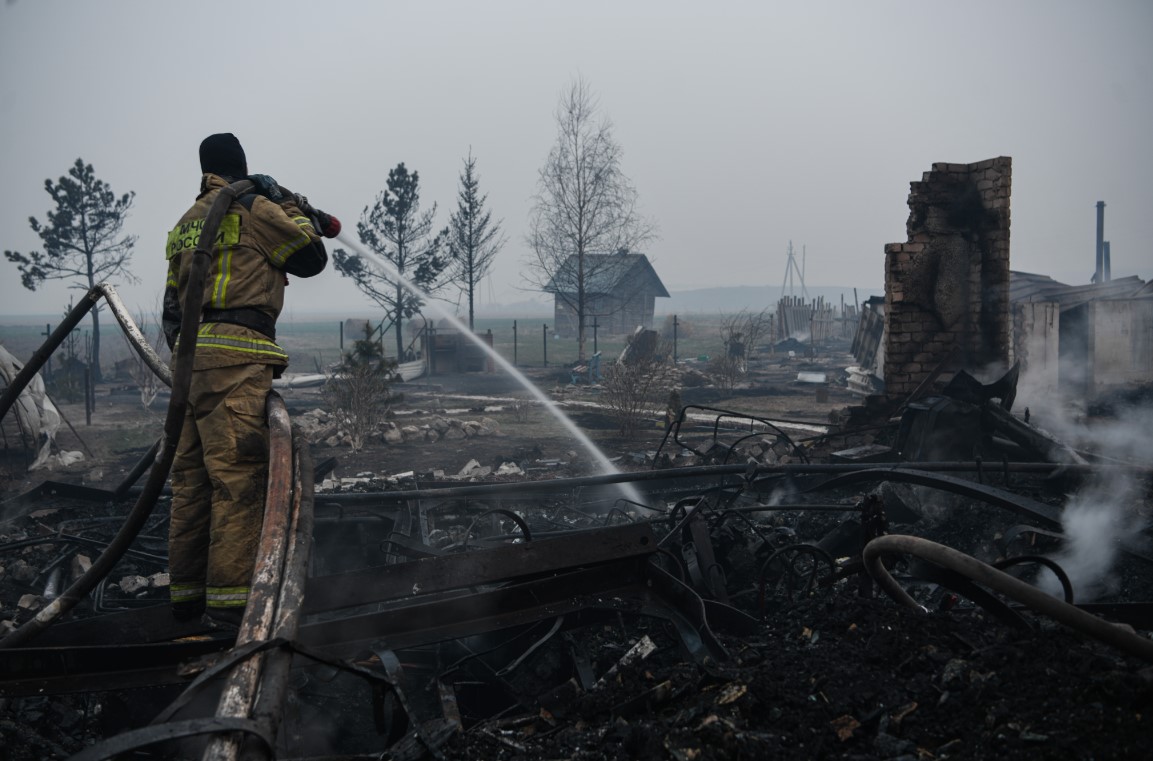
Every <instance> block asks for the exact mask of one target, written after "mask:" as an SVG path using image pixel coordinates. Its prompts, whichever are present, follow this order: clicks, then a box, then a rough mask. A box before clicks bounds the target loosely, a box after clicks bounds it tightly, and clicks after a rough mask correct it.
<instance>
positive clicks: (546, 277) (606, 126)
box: [525, 79, 654, 360]
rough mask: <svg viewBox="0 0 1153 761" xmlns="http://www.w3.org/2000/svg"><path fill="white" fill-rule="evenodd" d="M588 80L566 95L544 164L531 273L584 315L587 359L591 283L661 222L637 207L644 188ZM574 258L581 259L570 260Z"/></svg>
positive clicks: (580, 334)
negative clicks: (626, 163)
mask: <svg viewBox="0 0 1153 761" xmlns="http://www.w3.org/2000/svg"><path fill="white" fill-rule="evenodd" d="M597 111H598V104H597V103H596V101H595V100H594V98H593V96H592V93H591V92H590V90H589V87H588V85H587V84H586V83H585V82H584V81H583V80H581V79H578V80H576V81H575V82H573V83H572V84H571V85H570V86H569V88H568V91H567V92H566V93H563V94H562V95H561V99H560V103H559V105H558V106H557V110H556V124H557V140H556V144H555V145H553V148H552V150H551V151H550V152H549V155H548V159H547V160H546V161H545V164H544V166H543V167H541V170H540V176H539V180H538V189H537V194H536V197H535V199H534V203H533V209H532V212H531V216H530V221H529V234H528V238H527V241H528V244H529V246H530V247H531V248H532V252H533V258H532V259H530V262H529V264H530V267H531V268H532V269H531V271H530V272H529V273H526V276H525V277H526V280H528V282H529V283H530V284H532V285H534V286H536V287H539V288H542V289H544V290H547V291H551V292H553V293H554V294H556V297H557V298H559V299H561V300H562V301H563V302H564V303H566V304H567V306H568V307H569V308H570V309H571V310H572V311H573V312H574V313H575V314H576V320H577V340H578V346H579V355H578V356H579V358H580V359H582V360H583V359H584V358H585V327H586V321H587V318H588V317H589V299H590V293H589V287H588V286H589V284H590V282H592V281H593V280H594V279H595V278H596V277H597V270H598V268H602V267H612V266H614V265H615V264H616V262H614V261H612V260H613V257H611V256H594V255H595V254H615V253H620V252H629V251H633V250H636V249H637V248H638V247H639V246H641V245H642V244H644V243H645V242H647V241H649V240H650V239H652V237H653V235H654V231H653V227H652V225H651V224H650V223H648V222H646V221H645V220H643V219H642V218H641V217H640V215H639V214H638V213H637V208H636V206H637V192H636V189H635V188H634V187H633V185H632V182H631V181H630V180H629V178H628V177H626V176H625V174H624V172H623V171H621V147H620V145H619V144H618V143H617V142H616V140H615V139H613V134H612V124H611V123H610V122H609V121H608V119H600V118H598V116H597ZM570 259H572V260H573V262H571V263H570V262H569V260H570Z"/></svg>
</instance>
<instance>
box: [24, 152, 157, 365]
mask: <svg viewBox="0 0 1153 761" xmlns="http://www.w3.org/2000/svg"><path fill="white" fill-rule="evenodd" d="M44 190H45V191H46V192H47V193H48V195H50V196H52V200H53V201H54V202H55V203H56V210H55V211H50V212H48V221H47V223H45V224H41V223H40V221H39V220H37V219H36V217H30V218H29V219H28V223H29V224H30V225H31V227H32V230H33V231H34V232H35V233H36V234H37V235H39V236H40V241H41V243H43V244H44V251H43V252H40V251H32V252H29V253H28V254H27V255H25V254H22V253H20V252H19V251H5V252H4V256H6V257H8V260H9V261H11V262H14V263H15V264H16V265H17V266H18V267H19V269H20V282H21V283H23V284H24V287H25V288H27V289H28V290H30V291H34V290H36V287H37V286H38V285H40V284H41V283H43V282H44V281H45V280H72V281H75V282H73V283H72V284H71V285H70V286H69V287H70V288H79V289H82V290H85V291H88V290H91V289H92V287H93V286H94V285H97V284H98V283H102V282H104V281H105V280H108V279H109V278H112V277H117V276H119V277H122V278H124V279H125V280H127V281H128V282H130V283H136V282H139V278H137V277H136V276H135V275H134V274H132V270H130V269H128V267H127V264H128V260H129V259H131V258H132V247H133V246H134V245H136V236H135V235H123V234H122V232H123V230H124V220H125V219H127V218H128V211H129V210H130V209H131V208H132V200H133V199H134V198H135V197H136V194H135V193H132V192H129V193H125V194H124V195H122V196H120V197H119V198H117V197H116V195H115V194H114V193H113V192H112V188H111V187H110V186H109V185H108V183H106V182H104V181H103V180H99V179H97V178H96V174H95V172H94V171H93V170H92V165H91V164H85V163H84V160H83V159H76V163H75V164H73V165H72V168H71V169H69V170H68V176H67V177H61V178H60V179H58V180H57V181H56V182H55V183H53V182H52V180H50V179H48V180H45V181H44ZM99 315H100V310H99V309H97V308H93V309H92V377H93V379H94V380H96V381H99V380H101V373H100V316H99Z"/></svg>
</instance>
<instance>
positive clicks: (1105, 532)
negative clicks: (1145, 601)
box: [1037, 408, 1153, 602]
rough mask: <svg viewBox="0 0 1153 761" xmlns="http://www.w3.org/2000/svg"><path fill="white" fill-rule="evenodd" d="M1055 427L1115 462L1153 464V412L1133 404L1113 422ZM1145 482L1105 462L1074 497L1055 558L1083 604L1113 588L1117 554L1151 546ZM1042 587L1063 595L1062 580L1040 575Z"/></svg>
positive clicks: (1056, 423) (1067, 422) (1054, 423)
mask: <svg viewBox="0 0 1153 761" xmlns="http://www.w3.org/2000/svg"><path fill="white" fill-rule="evenodd" d="M1051 427H1052V430H1054V431H1055V432H1056V433H1057V434H1058V435H1059V436H1060V437H1061V438H1063V439H1064V440H1065V441H1067V442H1068V443H1070V444H1071V445H1072V446H1074V447H1075V448H1077V449H1079V450H1082V451H1086V452H1092V453H1094V454H1096V455H1099V456H1101V457H1104V458H1107V460H1112V461H1114V462H1119V463H1125V464H1130V465H1137V466H1148V465H1149V463H1150V462H1153V410H1150V409H1144V408H1130V409H1127V410H1125V411H1124V412H1122V413H1120V414H1119V415H1118V417H1117V418H1116V419H1114V420H1098V421H1092V422H1091V423H1089V422H1084V421H1074V420H1071V419H1067V418H1066V419H1061V418H1057V417H1056V416H1054V417H1053V419H1052V420H1051ZM1150 508H1151V506H1150V503H1149V498H1148V495H1146V494H1145V492H1144V485H1143V484H1142V483H1141V482H1140V481H1139V480H1138V479H1136V478H1134V477H1133V475H1132V474H1131V473H1130V472H1127V471H1126V470H1124V469H1121V468H1117V467H1111V466H1109V465H1103V466H1102V468H1101V470H1100V471H1099V472H1098V473H1096V474H1095V475H1094V476H1093V477H1092V478H1091V479H1090V480H1089V481H1087V482H1086V484H1085V486H1084V487H1083V488H1082V489H1081V490H1080V491H1079V492H1077V493H1076V494H1073V495H1070V498H1069V501H1068V502H1067V503H1066V505H1065V510H1064V512H1063V513H1062V519H1061V521H1062V525H1063V532H1064V534H1065V536H1066V539H1067V541H1066V544H1065V546H1064V547H1063V548H1062V549H1061V550H1060V551H1059V552H1058V553H1057V554H1056V555H1054V557H1053V559H1054V560H1055V561H1056V562H1057V563H1059V564H1060V565H1061V567H1062V568H1064V569H1065V572H1066V573H1068V574H1069V577H1070V579H1071V581H1072V582H1073V589H1074V592H1075V595H1076V598H1077V600H1078V601H1080V602H1085V601H1088V600H1092V599H1094V598H1097V597H1100V596H1102V595H1107V594H1109V593H1110V592H1112V591H1114V590H1115V588H1116V585H1117V581H1118V580H1117V579H1116V578H1115V577H1114V575H1113V571H1114V568H1115V565H1116V561H1117V555H1118V553H1119V552H1120V551H1121V550H1122V549H1124V548H1126V547H1130V548H1133V549H1141V550H1147V549H1148V544H1149V542H1148V540H1147V539H1146V538H1145V537H1143V536H1142V534H1141V532H1142V531H1143V530H1144V529H1145V528H1147V527H1148V526H1149V525H1150V523H1151V520H1150V518H1151V514H1150ZM1037 586H1038V587H1040V588H1041V589H1044V590H1045V591H1047V592H1049V593H1051V594H1055V595H1057V594H1060V593H1061V588H1060V584H1059V583H1058V581H1057V578H1056V577H1055V576H1054V575H1053V574H1052V573H1050V572H1048V571H1044V572H1042V573H1041V574H1040V576H1039V577H1038V581H1037Z"/></svg>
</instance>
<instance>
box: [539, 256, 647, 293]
mask: <svg viewBox="0 0 1153 761" xmlns="http://www.w3.org/2000/svg"><path fill="white" fill-rule="evenodd" d="M646 281H647V282H649V283H651V285H652V286H653V287H652V291H653V295H655V296H660V297H668V295H669V292H668V290H667V289H666V288H665V285H664V283H662V282H661V279H660V277H659V276H658V275H657V271H656V270H655V269H653V265H652V263H651V262H649V258H648V257H647V256H645V255H644V254H585V293H586V294H588V295H594V296H595V295H601V296H603V295H608V294H611V293H615V292H617V291H619V290H620V289H621V288H622V287H624V285H625V283H630V284H631V286H630V287H631V288H637V287H639V285H640V284H641V283H644V282H646ZM544 290H545V291H546V292H547V293H574V292H576V290H577V255H576V254H572V255H571V256H569V258H568V259H565V261H564V264H562V265H561V266H560V268H559V269H557V271H556V272H554V273H553V275H552V278H551V279H550V280H549V282H548V285H546V286H545V287H544Z"/></svg>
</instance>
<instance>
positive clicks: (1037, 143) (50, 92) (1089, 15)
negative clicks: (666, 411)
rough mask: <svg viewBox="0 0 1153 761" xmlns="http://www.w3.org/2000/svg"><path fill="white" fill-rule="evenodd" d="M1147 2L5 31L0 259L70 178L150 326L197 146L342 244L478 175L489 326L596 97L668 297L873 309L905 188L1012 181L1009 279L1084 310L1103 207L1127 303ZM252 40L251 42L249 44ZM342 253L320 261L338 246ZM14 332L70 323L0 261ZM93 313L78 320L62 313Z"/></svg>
mask: <svg viewBox="0 0 1153 761" xmlns="http://www.w3.org/2000/svg"><path fill="white" fill-rule="evenodd" d="M1150 31H1153V4H1149V3H1147V2H1137V1H1128V2H1126V1H1121V2H1112V3H1108V4H1088V3H1082V2H1074V1H1072V0H1055V1H1053V2H1048V1H1045V2H1042V0H1022V1H1021V2H1015V3H997V2H991V1H990V0H978V1H977V2H971V3H965V4H927V3H919V2H903V1H902V2H898V1H896V0H881V1H879V2H874V3H856V2H846V1H833V2H826V3H820V4H812V3H805V4H800V3H797V4H770V3H759V2H720V3H714V4H709V5H708V6H704V5H701V4H697V3H688V2H656V1H655V0H653V1H638V2H632V3H627V4H622V3H609V2H600V1H596V0H593V1H590V2H587V3H583V4H581V5H580V6H561V5H556V4H542V3H533V2H513V1H506V0H494V2H490V3H485V4H483V5H482V4H475V3H465V2H445V3H438V4H436V5H435V6H432V5H423V4H395V3H373V2H352V1H346V2H332V3H327V4H325V5H324V10H323V12H322V13H318V12H317V6H316V5H315V4H312V3H302V2H288V1H286V2H278V3H275V4H273V3H268V2H249V3H239V4H238V3H226V2H221V1H220V0H206V1H205V2H201V3H197V4H196V5H192V4H181V3H153V2H147V0H121V1H120V2H117V3H85V2H80V0H54V1H47V2H29V1H28V0H8V1H7V2H6V3H5V4H4V5H3V6H0V95H2V96H3V100H4V103H5V106H6V107H5V110H4V115H3V117H2V118H3V120H4V121H3V123H4V138H5V139H4V140H2V141H0V166H2V167H3V169H4V180H5V181H4V184H3V188H2V189H0V193H2V194H3V203H0V229H2V230H3V231H4V235H3V238H4V240H3V248H4V249H6V250H9V249H10V250H16V251H21V252H25V253H27V252H28V251H30V250H38V249H39V239H38V237H37V236H36V235H35V233H33V232H32V230H30V229H29V226H28V218H29V217H30V216H35V217H37V218H38V219H40V220H41V221H43V220H44V219H45V217H46V212H47V211H49V210H50V209H52V208H53V205H52V203H51V199H50V198H49V197H48V195H47V194H46V193H45V192H44V181H45V179H46V178H52V179H53V180H55V179H56V178H58V177H60V176H61V175H63V174H65V173H66V172H67V170H68V169H69V167H70V166H71V165H72V164H73V162H74V161H75V160H76V158H77V157H80V158H83V159H84V161H86V162H88V163H91V164H92V165H93V166H94V168H95V172H96V175H97V176H98V177H99V178H100V179H102V180H104V181H106V182H108V183H109V184H110V185H111V187H112V189H113V191H115V192H116V193H118V194H121V193H126V192H128V191H135V192H136V201H135V205H134V207H133V210H132V213H131V215H130V217H129V218H128V221H127V226H126V232H128V233H131V234H134V235H137V236H139V239H138V242H137V246H136V249H135V255H134V259H133V264H132V271H133V272H134V273H135V274H137V275H138V276H139V277H140V278H141V281H142V282H141V283H140V284H139V285H130V284H127V283H123V282H117V283H116V285H117V287H118V289H119V291H120V292H121V295H122V296H123V297H124V300H125V302H126V303H127V305H128V306H129V308H130V309H145V310H151V309H153V308H154V305H155V304H157V303H158V300H159V295H160V292H161V290H162V288H163V281H164V261H163V255H162V250H163V242H164V237H165V234H166V233H167V231H168V229H169V228H170V227H171V226H172V224H173V223H174V222H175V220H176V219H177V218H178V217H179V216H180V214H181V213H182V212H183V211H184V210H185V209H186V208H187V207H188V206H189V205H190V204H191V202H192V200H193V198H194V196H195V193H196V190H197V185H198V182H199V176H200V172H199V167H198V163H197V146H198V144H199V142H200V140H201V139H202V138H203V137H204V136H205V135H207V134H209V133H212V132H219V131H230V132H234V133H235V134H236V135H237V136H238V137H239V138H240V140H241V141H242V142H243V144H244V146H245V148H246V150H247V153H248V159H249V167H250V169H251V170H252V171H260V172H267V173H269V174H272V175H273V176H274V177H276V178H277V179H278V180H279V181H280V182H281V183H283V184H284V185H286V186H288V187H290V188H293V189H294V190H298V191H300V192H303V193H305V194H306V195H308V196H309V198H310V199H311V200H312V201H313V202H314V203H315V204H316V205H317V206H319V207H320V208H323V209H326V210H328V211H330V212H332V213H334V214H336V215H337V216H339V217H341V218H342V219H343V221H344V224H345V226H346V228H347V229H353V228H354V227H355V224H356V221H357V219H358V218H359V215H360V212H361V210H362V209H363V208H364V207H365V206H366V205H368V204H371V203H372V202H373V201H374V199H375V198H376V196H377V194H378V193H379V192H380V191H381V190H382V189H383V188H384V186H385V181H386V178H387V174H388V171H389V169H391V168H392V167H394V166H396V165H397V164H398V163H400V162H404V163H405V164H406V166H407V167H408V168H409V169H410V170H415V171H417V172H419V174H420V182H421V198H422V202H423V205H424V207H425V208H431V206H432V204H433V203H436V204H437V205H438V212H437V223H438V225H443V224H446V223H447V221H448V216H449V213H450V212H451V211H452V210H453V208H454V206H455V200H456V199H455V194H456V190H457V187H458V175H459V173H460V170H461V168H462V161H463V159H464V158H465V156H467V155H468V154H469V152H470V151H471V152H472V155H473V156H474V157H475V158H476V160H477V168H478V171H479V173H480V189H481V191H482V192H483V193H486V194H487V195H488V208H489V209H490V210H491V211H492V213H493V216H494V217H495V218H498V219H503V221H504V228H505V231H506V232H507V234H508V245H507V246H506V248H505V250H504V251H503V252H502V253H501V254H500V255H499V256H498V258H497V264H496V266H495V268H494V270H493V274H492V276H491V277H490V278H489V279H488V280H487V281H486V282H485V283H484V284H483V285H482V288H481V290H480V293H479V294H478V296H479V299H480V302H481V304H483V305H487V304H496V303H504V304H507V303H511V302H516V301H523V300H525V299H529V298H540V297H541V295H538V294H533V293H531V292H527V291H525V290H521V288H523V287H524V284H523V282H522V280H521V276H520V271H521V269H522V268H523V267H524V266H525V261H526V258H527V257H528V255H529V251H528V249H527V246H526V245H525V242H524V236H525V232H526V230H527V221H528V213H529V209H530V208H531V202H532V196H533V194H534V193H535V192H536V181H537V173H538V170H539V169H540V167H541V165H542V164H543V163H544V160H545V158H546V156H547V154H548V151H549V149H550V147H551V146H552V144H553V142H554V140H555V136H556V130H555V124H554V121H553V114H554V110H555V108H556V104H557V100H558V97H559V96H560V94H561V92H562V91H563V90H564V89H565V88H567V86H568V85H569V83H570V82H571V81H572V80H573V79H574V78H576V77H578V76H579V77H582V78H583V79H584V80H585V81H586V82H587V83H588V84H589V86H590V87H591V89H592V92H593V93H594V95H595V96H596V97H597V99H598V101H599V104H600V107H601V111H602V114H603V116H604V117H606V118H608V119H609V120H611V122H612V124H613V133H614V136H615V138H616V140H617V141H618V142H619V143H620V145H621V147H622V149H623V165H622V168H623V169H624V171H625V173H626V174H627V175H628V176H629V177H630V178H631V179H632V181H633V183H634V184H635V186H636V188H637V191H638V193H639V200H640V208H641V211H642V213H643V214H644V215H646V216H647V217H648V218H649V219H651V220H652V221H653V223H654V224H655V225H656V226H657V227H658V228H659V231H660V238H659V239H658V240H656V241H654V242H653V243H652V244H651V245H650V246H649V247H648V248H647V250H645V251H644V253H646V254H648V255H649V256H650V258H651V259H652V260H653V263H654V267H655V268H656V270H657V272H658V273H659V274H660V276H661V278H662V279H663V281H664V283H665V285H666V287H667V288H668V289H669V290H670V291H683V290H688V289H696V288H706V287H721V286H737V285H741V284H746V283H749V282H754V283H763V284H765V285H767V286H773V285H775V284H778V283H780V282H781V281H782V278H783V275H784V273H785V267H786V261H787V260H786V250H787V247H788V245H789V242H790V241H792V243H793V245H794V247H795V249H796V251H797V254H798V256H800V255H801V252H802V251H804V252H805V257H806V261H807V268H806V277H807V282H808V285H810V286H821V285H830V284H832V285H836V284H838V283H857V284H859V286H860V287H862V288H872V289H880V288H881V287H882V285H883V281H884V269H883V267H884V254H883V251H884V245H885V244H886V243H890V242H900V241H904V240H905V239H906V234H905V220H906V218H907V216H908V206H907V196H908V193H909V183H910V182H911V181H914V180H918V179H920V177H921V174H922V173H923V172H925V171H927V170H929V168H930V167H931V165H932V164H933V163H934V162H939V161H948V162H961V163H969V162H974V161H979V160H982V159H986V158H990V157H994V156H1001V155H1006V156H1011V157H1012V158H1013V196H1012V207H1013V209H1012V211H1013V214H1012V216H1013V220H1012V259H1011V262H1010V264H1011V267H1012V268H1013V269H1015V270H1022V271H1027V272H1036V273H1039V274H1045V275H1049V276H1051V277H1053V278H1054V279H1056V280H1059V281H1062V282H1066V283H1070V284H1078V283H1086V282H1088V280H1089V277H1090V276H1091V274H1092V271H1093V267H1094V261H1093V256H1094V242H1095V204H1096V203H1097V201H1099V200H1103V201H1105V202H1106V212H1105V225H1106V238H1107V239H1108V240H1109V241H1110V243H1111V249H1112V269H1113V273H1114V276H1115V277H1122V276H1126V275H1138V276H1141V277H1142V278H1143V279H1149V278H1150V277H1151V276H1153V256H1150V253H1149V241H1150V240H1153V217H1151V216H1150V215H1149V214H1148V213H1147V210H1148V209H1149V208H1150V206H1151V201H1153V190H1151V189H1150V187H1149V185H1148V183H1147V182H1145V178H1146V177H1147V176H1148V175H1149V174H1150V170H1153V149H1151V148H1150V145H1149V143H1150V141H1149V138H1148V125H1149V124H1150V123H1151V122H1153V118H1151V117H1153V99H1151V98H1150V96H1149V86H1148V83H1149V81H1151V80H1153V46H1150V45H1149V44H1148V34H1149V32H1150ZM238 40H242V41H244V42H240V43H238V42H237V41H238ZM337 247H338V245H337V244H336V243H335V242H331V243H330V244H329V249H330V251H331V250H333V249H335V248H337ZM0 273H3V274H2V275H0V297H2V302H0V311H3V312H5V313H16V314H19V313H25V312H29V313H39V314H57V313H59V312H61V311H62V310H63V309H64V307H65V305H66V304H67V301H68V297H69V295H70V294H69V292H68V291H67V289H66V288H65V287H64V286H63V285H61V284H59V283H48V284H45V286H43V289H42V290H41V291H37V292H29V291H27V290H25V289H24V288H23V287H22V286H21V284H20V281H19V273H18V272H17V269H16V266H15V265H13V264H11V263H9V262H8V261H7V260H2V261H0ZM72 295H79V292H77V293H75V294H72ZM287 302H288V303H287V308H288V309H290V310H292V309H298V308H301V307H304V306H306V305H308V304H314V303H328V304H340V305H346V306H347V308H348V310H349V311H354V310H355V311H369V310H372V309H375V307H373V306H372V304H371V302H369V301H368V300H367V298H366V297H364V296H362V295H361V294H360V293H359V292H358V291H357V290H356V289H355V287H354V286H353V285H352V283H351V282H350V281H348V280H346V279H344V278H341V277H340V276H339V275H337V274H336V273H335V272H334V271H333V270H332V269H331V268H330V269H329V270H328V271H326V272H325V273H323V274H322V275H321V276H319V277H318V278H315V279H313V280H309V281H301V280H295V279H294V280H293V283H292V287H291V288H289V290H288V293H287Z"/></svg>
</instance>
